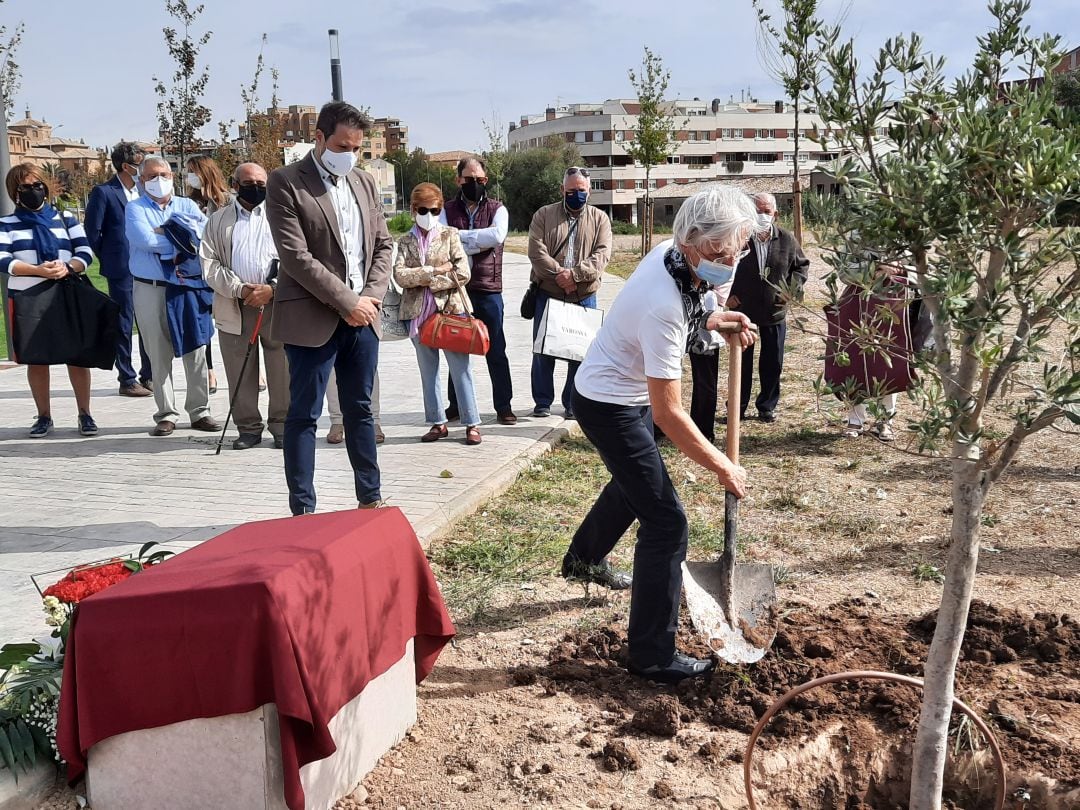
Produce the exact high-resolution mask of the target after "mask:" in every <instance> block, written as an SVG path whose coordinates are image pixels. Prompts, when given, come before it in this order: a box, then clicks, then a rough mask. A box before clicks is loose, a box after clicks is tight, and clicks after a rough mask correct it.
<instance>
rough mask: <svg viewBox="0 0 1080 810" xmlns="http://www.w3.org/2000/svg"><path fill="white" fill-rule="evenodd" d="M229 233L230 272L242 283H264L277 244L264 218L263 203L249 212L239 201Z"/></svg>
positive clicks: (236, 204)
mask: <svg viewBox="0 0 1080 810" xmlns="http://www.w3.org/2000/svg"><path fill="white" fill-rule="evenodd" d="M233 205H235V206H236V225H234V226H233V232H232V271H233V272H234V273H236V277H237V278H239V279H240V280H241V281H242V282H244V283H245V284H265V283H266V276H267V273H268V272H269V271H270V262H271V261H273V260H274V259H276V258H277V247H276V246H275V245H274V237H273V236H272V235H271V233H270V223H269V222H267V219H266V203H260V204H259V205H257V206H255V207H254V208H253V209H252V210H251V211H248V210H247V209H246V208H244V206H242V205H241V204H240V203H239V202H235V203H233Z"/></svg>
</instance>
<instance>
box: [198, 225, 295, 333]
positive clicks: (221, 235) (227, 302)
mask: <svg viewBox="0 0 1080 810" xmlns="http://www.w3.org/2000/svg"><path fill="white" fill-rule="evenodd" d="M235 227H236V206H235V205H227V206H225V207H224V208H219V209H218V210H217V211H215V212H214V213H213V214H211V215H210V221H209V222H207V223H206V230H205V231H203V238H202V243H201V244H200V245H199V261H200V262H202V269H203V278H204V279H206V283H207V284H209V285H210V286H211V287H213V288H214V325H215V326H217V328H218V329H220V330H221V331H222V332H225V333H226V334H229V335H239V334H241V333H242V332H243V328H242V324H243V320H242V315H241V309H240V308H241V307H242V306H243V301H241V291H242V290H243V288H244V282H242V281H241V280H240V277H239V276H237V275H236V273H235V272H234V271H233V269H232V241H233V228H235ZM270 284H271V286H275V285H276V284H277V280H276V279H275V280H274V281H272V282H270Z"/></svg>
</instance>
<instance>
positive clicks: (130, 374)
mask: <svg viewBox="0 0 1080 810" xmlns="http://www.w3.org/2000/svg"><path fill="white" fill-rule="evenodd" d="M142 159H143V153H142V152H140V151H139V150H138V149H137V148H136V146H135V144H133V143H125V142H121V143H118V144H117V145H116V146H115V147H113V150H112V163H113V167H114V168H115V169H116V176H115V177H113V178H112V179H111V180H109V181H108V182H107V183H102V184H101V185H99V186H95V187H94V190H93V191H91V192H90V200H89V201H88V202H87V204H86V221H85V223H84V226H85V228H86V237H87V239H88V240H89V241H90V247H91V249H92V250H93V251H94V255H95V256H97V259H98V262H100V264H101V275H103V276H104V277H105V279H106V280H107V281H108V282H109V297H110V298H112V299H113V300H114V301H115V302H116V303H118V304H119V305H120V335H119V337H118V338H117V343H116V370H117V372H118V377H119V380H120V396H123V397H148V396H150V394H151V393H152V392H151V390H150V385H151V382H150V381H151V380H152V379H153V375H152V373H151V369H150V353H149V352H147V351H146V348H145V347H144V346H143V342H142V336H140V337H139V354H140V356H141V357H142V367H141V368H140V370H139V373H138V375H136V373H135V368H134V367H133V366H132V364H131V332H132V325H133V324H134V322H135V305H134V298H133V296H132V278H131V270H129V269H128V243H127V237H126V236H125V235H124V227H125V226H124V209H125V208H126V207H127V204H128V203H129V202H131V201H133V200H137V199H139V189H138V187H137V186H136V185H135V178H136V177H138V176H139V163H141V162H142Z"/></svg>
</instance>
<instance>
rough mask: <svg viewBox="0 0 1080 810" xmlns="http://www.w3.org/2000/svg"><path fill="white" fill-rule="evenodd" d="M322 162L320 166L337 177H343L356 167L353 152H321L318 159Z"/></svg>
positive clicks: (328, 150)
mask: <svg viewBox="0 0 1080 810" xmlns="http://www.w3.org/2000/svg"><path fill="white" fill-rule="evenodd" d="M319 160H321V161H322V165H323V166H324V167H325V168H326V170H327V171H328V172H330V174H336V175H337V176H338V177H344V176H345V175H347V174H348V173H349V172H351V171H352V170H353V168H355V166H356V153H355V152H331V151H330V149H325V150H323V153H322V157H321V158H319Z"/></svg>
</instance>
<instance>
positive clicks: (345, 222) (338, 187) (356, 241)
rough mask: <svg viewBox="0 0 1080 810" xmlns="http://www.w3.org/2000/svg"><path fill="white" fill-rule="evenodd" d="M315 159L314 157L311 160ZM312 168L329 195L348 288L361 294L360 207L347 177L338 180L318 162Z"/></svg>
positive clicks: (362, 245)
mask: <svg viewBox="0 0 1080 810" xmlns="http://www.w3.org/2000/svg"><path fill="white" fill-rule="evenodd" d="M312 157H313V158H314V155H313V156H312ZM315 167H316V168H317V169H318V170H319V175H320V176H321V177H322V179H323V183H324V184H325V185H326V190H327V191H328V192H330V200H331V203H332V204H333V206H334V213H335V214H336V215H337V221H338V227H339V228H340V230H341V246H342V247H343V248H344V249H345V261H346V266H347V274H348V279H349V288H350V289H353V290H355V291H356V292H360V291H361V290H362V289H364V280H365V279H364V221H363V218H362V217H361V215H360V206H359V205H358V204H357V202H356V197H355V195H354V194H353V192H352V189H351V188H350V187H349V186H350V184H349V178H348V177H338V176H337V175H333V174H331V173H330V172H328V171H327V170H326V169H325V168H324V167H323V165H322V164H321V163H319V161H318V160H316V161H315Z"/></svg>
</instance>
